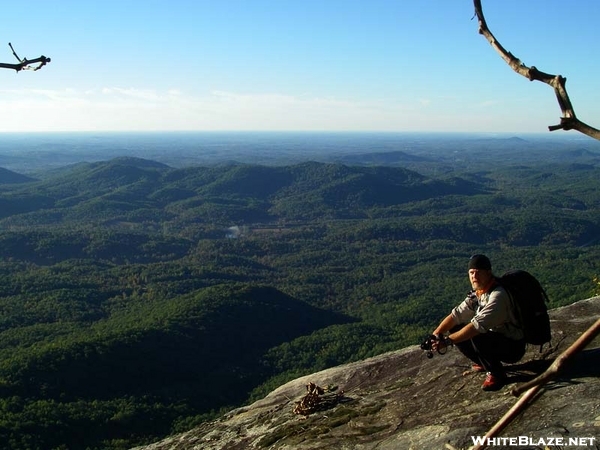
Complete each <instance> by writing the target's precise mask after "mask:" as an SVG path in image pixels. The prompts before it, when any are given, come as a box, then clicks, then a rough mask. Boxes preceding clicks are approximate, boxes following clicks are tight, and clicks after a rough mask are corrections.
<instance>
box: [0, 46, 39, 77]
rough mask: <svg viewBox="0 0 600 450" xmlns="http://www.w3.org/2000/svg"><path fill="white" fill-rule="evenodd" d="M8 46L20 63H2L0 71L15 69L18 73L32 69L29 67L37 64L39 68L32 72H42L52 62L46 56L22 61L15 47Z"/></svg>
mask: <svg viewBox="0 0 600 450" xmlns="http://www.w3.org/2000/svg"><path fill="white" fill-rule="evenodd" d="M8 46H9V47H10V49H11V50H12V54H13V55H14V57H15V58H17V61H19V63H18V64H10V63H0V69H14V70H16V71H17V72H20V71H21V70H23V69H31V67H29V66H31V65H33V64H37V66H36V67H34V68H33V69H32V70H34V71H36V70H40V69H41V68H42V67H44V66H45V65H46V64H48V63H49V62H50V61H51V59H50V58H47V57H46V56H44V55H42V56H40V57H38V58H34V59H27V58H23V59H21V58H19V56H18V55H17V52H15V49H14V48H13V46H12V44H11V43H10V42H9V43H8Z"/></svg>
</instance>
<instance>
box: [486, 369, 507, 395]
mask: <svg viewBox="0 0 600 450" xmlns="http://www.w3.org/2000/svg"><path fill="white" fill-rule="evenodd" d="M505 383H506V375H504V374H502V375H494V374H493V373H492V372H488V373H487V376H486V377H485V381H484V382H483V384H482V385H481V389H483V390H484V391H497V390H499V389H502V387H503V386H504V384H505Z"/></svg>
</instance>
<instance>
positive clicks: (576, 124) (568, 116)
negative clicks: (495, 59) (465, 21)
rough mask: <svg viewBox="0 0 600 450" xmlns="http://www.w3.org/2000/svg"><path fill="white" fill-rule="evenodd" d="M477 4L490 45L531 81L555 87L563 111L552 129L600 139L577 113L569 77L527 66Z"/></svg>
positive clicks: (599, 133) (476, 1) (482, 30)
mask: <svg viewBox="0 0 600 450" xmlns="http://www.w3.org/2000/svg"><path fill="white" fill-rule="evenodd" d="M473 4H474V6H475V15H476V16H477V19H478V20H479V34H481V35H483V36H484V37H485V38H486V39H487V41H488V42H489V43H490V45H491V46H492V47H493V48H494V50H496V52H498V53H499V54H500V56H501V57H502V59H503V60H504V61H506V63H507V64H508V65H509V66H510V67H511V68H512V69H513V70H514V71H515V72H517V73H518V74H519V75H522V76H524V77H525V78H527V79H528V80H529V81H534V80H536V81H541V82H542V83H546V84H547V85H549V86H551V87H552V88H553V89H554V93H555V94H556V99H557V100H558V105H559V106H560V109H561V111H562V117H561V118H560V124H558V125H552V126H549V127H548V129H549V130H550V131H555V130H560V129H563V130H576V131H579V132H580V133H583V134H585V135H587V136H590V137H592V138H594V139H598V140H600V130H598V129H596V128H594V127H591V126H590V125H587V124H586V123H583V122H582V121H580V120H579V119H578V118H577V116H576V115H575V110H574V109H573V105H572V104H571V100H570V99H569V95H568V93H567V88H566V87H565V84H566V82H567V79H566V78H565V77H563V76H561V75H552V74H549V73H545V72H542V71H540V70H538V69H537V68H536V67H535V66H531V67H527V66H526V65H525V64H523V63H522V62H521V61H520V60H519V59H518V58H516V57H515V56H514V55H513V54H512V53H510V52H509V51H507V50H506V49H505V48H504V47H503V46H502V45H501V44H500V42H498V40H497V39H496V38H495V37H494V35H493V34H492V32H491V31H490V29H489V28H488V26H487V23H486V20H485V17H484V15H483V9H482V7H481V0H473Z"/></svg>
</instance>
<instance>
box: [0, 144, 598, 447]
mask: <svg viewBox="0 0 600 450" xmlns="http://www.w3.org/2000/svg"><path fill="white" fill-rule="evenodd" d="M514 145H515V146H516V147H518V145H520V143H519V142H515V143H514ZM515 151H517V152H518V148H516V149H515ZM557 155H558V154H557V153H553V154H552V155H551V156H549V157H548V158H535V159H529V160H527V161H525V162H520V163H516V162H514V161H512V160H510V161H509V160H503V159H502V158H501V157H498V155H497V154H496V155H495V156H494V157H493V158H492V157H491V156H486V154H480V155H478V158H477V159H476V160H471V159H469V162H468V163H467V164H459V165H457V164H454V163H452V164H450V163H448V161H442V160H435V159H431V158H429V159H425V158H423V159H418V158H417V159H414V158H411V159H406V158H405V157H404V156H405V155H403V154H398V153H395V154H391V153H381V154H371V155H369V156H368V157H367V156H365V155H353V156H352V158H348V159H346V160H344V161H338V162H315V161H312V162H310V161H309V162H300V163H294V164H285V165H258V164H249V163H245V164H242V163H230V164H222V165H191V166H186V167H178V168H176V167H172V166H169V165H166V164H163V163H160V162H156V161H153V160H147V159H141V158H132V157H119V158H113V159H109V160H107V161H98V162H91V163H78V164H75V165H70V166H64V167H61V168H58V169H57V168H53V169H52V170H48V171H45V172H44V171H40V172H39V173H37V174H35V176H34V175H32V174H27V176H26V175H23V174H19V173H15V172H14V171H10V170H6V169H5V170H3V171H0V441H2V442H3V443H5V444H4V448H7V449H11V450H12V449H14V450H17V449H18V450H34V449H35V450H49V449H69V450H75V449H93V450H97V449H98V450H99V449H126V448H130V447H132V446H134V445H136V444H141V443H147V442H152V441H154V440H157V439H159V438H160V437H163V436H165V435H168V434H172V433H174V432H176V431H185V430H187V429H189V428H191V427H192V426H194V425H195V424H198V423H200V422H201V421H203V420H208V419H210V418H211V417H214V415H215V414H218V413H219V412H220V411H224V410H226V409H229V408H231V407H234V406H238V405H241V404H243V403H245V402H248V401H251V400H252V399H255V398H258V397H259V396H262V395H264V394H265V393H267V392H268V391H269V390H271V389H273V388H275V387H277V386H278V385H280V384H281V383H283V382H285V381H287V380H289V379H291V378H295V377H297V376H300V375H303V374H307V373H311V372H315V371H318V370H321V369H324V368H326V367H331V366H333V365H337V364H341V363H345V362H349V361H353V360H359V359H364V358H366V357H369V356H372V355H375V354H378V353H381V352H385V351H388V350H392V349H396V348H401V347H404V346H407V345H413V344H416V343H418V342H419V341H420V340H421V339H422V338H423V337H424V336H425V335H426V334H428V333H429V332H430V331H431V329H432V327H433V325H434V323H436V322H437V321H438V320H439V319H440V318H441V317H443V316H444V315H445V314H447V312H448V311H449V309H450V308H451V307H452V306H453V305H454V304H455V303H456V302H457V301H459V300H461V299H462V296H463V295H464V294H465V293H466V291H467V290H468V288H469V285H468V280H467V277H466V261H467V259H468V257H469V256H470V255H471V254H473V253H475V252H484V253H486V254H488V255H489V256H490V257H491V259H492V262H493V263H494V268H495V271H496V272H497V273H501V272H503V271H505V270H509V269H512V268H522V269H526V270H528V271H530V272H531V273H533V274H534V275H535V276H536V277H537V278H538V279H539V280H540V281H541V282H542V284H543V285H544V287H545V288H546V290H547V292H548V295H549V297H550V299H551V307H556V306H560V305H565V304H569V303H572V302H574V301H577V300H580V299H584V298H588V297H590V296H591V295H593V294H595V293H597V290H598V285H597V282H595V281H594V278H595V277H597V276H598V275H599V272H600V269H599V268H598V263H597V261H599V260H600V153H594V152H578V153H573V152H571V151H569V152H568V153H564V154H563V155H562V157H557ZM559 156H560V155H559ZM389 158H392V159H391V160H390V159H389ZM399 158H400V159H399Z"/></svg>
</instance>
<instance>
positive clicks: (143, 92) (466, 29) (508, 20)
mask: <svg viewBox="0 0 600 450" xmlns="http://www.w3.org/2000/svg"><path fill="white" fill-rule="evenodd" d="M482 3H483V10H484V13H485V16H486V19H487V22H488V26H489V28H490V29H491V31H492V32H493V33H494V35H495V36H496V38H497V39H498V40H499V42H500V43H502V44H503V45H504V47H505V48H507V49H508V50H509V51H511V52H512V53H513V54H514V55H515V56H517V57H518V58H520V59H521V60H522V61H523V63H525V64H526V65H528V66H532V65H534V66H536V67H537V68H538V69H540V70H542V71H545V72H548V73H552V74H561V75H563V76H565V77H567V80H568V82H567V89H568V92H569V95H570V97H571V101H572V103H573V105H574V108H575V112H576V114H577V116H578V117H579V119H580V120H582V121H584V122H587V123H589V124H590V125H592V126H596V127H598V126H600V77H599V75H600V58H598V57H597V50H596V45H597V43H598V42H600V26H598V23H599V20H600V2H599V1H598V0H576V1H573V2H564V1H559V0H543V1H542V0H526V1H523V0H483V2H482ZM473 11H474V10H473V3H472V1H471V0H427V1H424V0H413V1H409V0H190V1H188V0H143V1H142V0H98V1H96V0H93V1H92V0H76V1H71V0H54V1H51V0H37V1H28V0H20V1H10V2H3V5H2V15H3V18H4V19H3V25H2V27H1V28H0V62H5V63H13V62H16V59H15V58H14V56H13V55H12V52H11V50H10V47H9V46H8V43H9V42H11V43H12V44H13V47H14V49H15V51H16V53H17V54H18V56H19V57H21V58H23V57H27V58H29V59H33V58H36V57H38V56H40V55H45V56H47V57H50V58H51V59H52V61H51V63H50V64H48V65H47V66H45V67H43V68H42V69H41V70H39V71H36V72H34V71H21V72H16V71H14V70H9V69H0V132H42V131H43V132H46V131H61V132H62V131H68V132H70V131H94V132H98V131H180V130H181V131H184V130H185V131H229V130H231V131H249V130H250V131H253V130H256V131H394V132H406V131H410V132H430V131H431V132H452V131H456V132H492V133H496V132H497V133H505V132H509V133H545V132H547V127H548V126H549V125H555V124H557V123H559V120H560V113H561V112H560V108H559V106H558V103H557V101H556V97H555V95H554V93H553V91H552V89H551V88H550V87H549V86H547V85H545V84H542V83H539V82H530V81H528V80H526V79H525V78H523V77H522V76H520V75H518V74H517V73H515V72H514V71H512V69H510V68H509V67H508V65H506V63H505V62H504V61H503V60H502V59H501V58H500V56H499V55H498V54H497V53H495V51H494V50H493V49H492V47H491V46H490V45H489V44H488V42H487V41H486V40H485V39H484V38H483V37H482V36H481V35H479V34H478V23H477V19H476V18H474V17H473ZM554 133H563V134H564V133H565V132H560V131H559V132H554Z"/></svg>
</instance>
